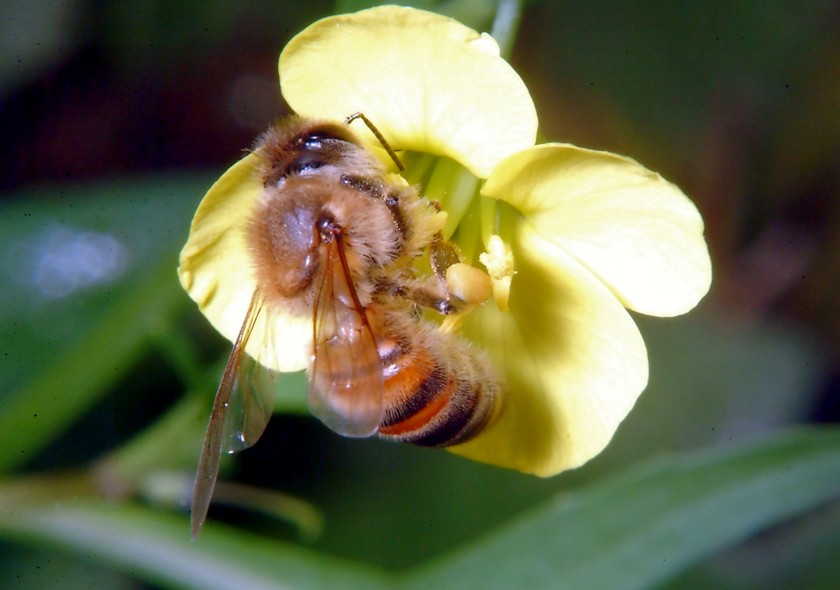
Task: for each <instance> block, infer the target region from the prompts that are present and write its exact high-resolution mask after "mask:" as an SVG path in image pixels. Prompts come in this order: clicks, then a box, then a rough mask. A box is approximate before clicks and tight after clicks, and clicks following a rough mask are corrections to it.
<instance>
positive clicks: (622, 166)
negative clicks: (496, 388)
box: [179, 6, 711, 476]
mask: <svg viewBox="0 0 840 590" xmlns="http://www.w3.org/2000/svg"><path fill="white" fill-rule="evenodd" d="M280 81H281V89H282V93H283V96H284V98H285V99H286V101H287V102H288V103H289V105H290V106H291V107H292V109H293V110H294V111H295V112H297V113H298V114H301V115H304V116H308V117H316V118H319V119H328V120H334V121H341V120H343V119H344V118H345V117H346V116H347V115H349V114H351V113H354V112H357V111H360V112H363V113H364V114H365V115H367V117H368V118H370V119H371V120H372V121H373V122H374V123H375V124H376V126H377V127H378V128H379V130H380V131H381V132H382V135H383V136H384V137H385V138H386V139H387V141H388V142H389V143H390V144H391V145H392V146H393V147H394V148H395V149H397V150H400V155H401V158H402V159H403V161H404V162H405V163H406V164H407V170H406V172H405V177H406V178H407V179H408V180H409V181H410V182H412V183H417V184H420V185H421V192H423V194H425V195H426V196H428V197H429V198H430V199H433V200H435V201H438V202H439V203H440V204H441V206H442V209H443V210H444V211H445V212H446V213H447V215H448V219H447V223H446V226H445V229H444V233H445V236H446V237H447V238H451V239H452V240H453V241H454V242H455V243H457V244H458V246H459V248H460V250H461V253H462V254H463V256H464V259H465V260H464V262H466V263H467V264H471V265H473V266H479V267H480V266H482V265H483V266H484V267H485V268H486V269H487V273H488V274H489V276H490V279H491V287H492V294H493V296H492V298H491V300H490V301H488V302H487V303H485V304H484V305H481V306H477V307H475V308H474V309H472V310H470V311H469V312H467V313H465V314H463V317H461V318H459V320H460V321H459V327H460V330H461V331H462V333H463V334H465V335H466V336H467V337H468V338H469V339H470V340H471V341H472V342H473V343H474V344H475V346H476V347H477V348H480V349H482V350H484V351H486V352H487V353H488V355H489V356H490V357H491V358H492V359H493V360H494V363H495V364H496V365H497V366H499V367H501V368H502V371H503V373H504V375H503V377H504V383H505V397H504V405H503V407H502V410H501V412H500V414H499V416H498V419H496V420H495V422H494V423H493V424H492V425H491V426H489V427H488V428H487V429H486V430H485V431H484V432H482V433H481V434H479V435H478V436H477V437H476V438H474V439H473V440H471V441H469V442H467V443H465V444H462V445H459V446H456V447H453V448H451V450H452V451H454V452H455V453H458V454H461V455H464V456H466V457H470V458H472V459H476V460H479V461H483V462H487V463H492V464H495V465H500V466H504V467H509V468H514V469H518V470H521V471H525V472H529V473H535V474H538V475H543V476H546V475H552V474H555V473H558V472H560V471H562V470H564V469H569V468H572V467H576V466H578V465H581V464H582V463H584V462H586V461H587V460H589V459H590V458H592V457H593V456H595V455H596V454H597V453H598V452H600V451H601V450H602V449H603V448H604V447H605V446H606V444H607V443H608V442H609V440H610V438H611V437H612V435H613V434H614V432H615V430H616V429H617V427H618V424H619V423H620V422H621V421H622V420H623V419H624V417H625V416H626V415H627V413H628V412H629V411H630V409H631V408H632V406H633V404H634V403H635V401H636V398H637V397H638V395H639V394H640V393H641V391H642V390H643V389H644V387H645V385H646V383H647V354H646V350H645V346H644V343H643V341H642V338H641V336H640V334H639V332H638V329H637V328H636V326H635V324H634V323H633V320H632V319H631V317H630V316H629V314H628V313H627V311H626V309H625V308H627V309H632V310H634V311H637V312H640V313H645V314H650V315H657V316H670V315H676V314H680V313H684V312H686V311H688V310H690V309H691V308H693V307H694V306H695V305H696V304H697V302H698V301H699V300H700V298H702V297H703V295H705V293H706V292H707V291H708V288H709V284H710V281H711V268H710V262H709V255H708V250H707V248H706V244H705V241H704V239H703V223H702V219H701V218H700V215H699V213H698V212H697V210H696V208H695V207H694V205H693V204H692V203H691V201H690V200H689V199H688V198H687V197H685V195H683V193H682V192H681V191H680V190H679V189H678V188H677V187H676V186H674V185H673V184H671V183H669V182H667V181H665V180H663V179H662V178H661V177H660V176H658V175H657V174H655V173H653V172H650V171H648V170H647V169H645V168H644V167H642V166H641V165H639V164H638V163H636V162H634V161H632V160H630V159H627V158H623V157H620V156H617V155H614V154H609V153H604V152H596V151H591V150H586V149H581V148H577V147H575V146H571V145H566V144H543V145H538V146H535V145H534V141H535V136H536V129H537V118H536V113H535V109H534V105H533V102H532V100H531V98H530V95H529V94H528V91H527V89H526V87H525V85H524V84H523V82H522V80H521V79H520V78H519V76H518V75H517V74H516V73H515V72H514V71H513V69H512V68H511V67H510V66H509V65H508V64H507V63H506V62H505V61H504V60H503V59H502V58H501V57H500V56H499V50H498V46H497V45H496V43H495V41H494V40H493V39H492V38H490V37H489V36H487V35H482V34H479V33H477V32H475V31H473V30H471V29H469V28H467V27H465V26H463V25H461V24H460V23H458V22H456V21H454V20H451V19H449V18H446V17H443V16H439V15H436V14H431V13H427V12H423V11H420V10H415V9H411V8H401V7H395V6H383V7H378V8H373V9H370V10H365V11H361V12H358V13H355V14H350V15H342V16H335V17H330V18H326V19H323V20H321V21H318V22H316V23H315V24H313V25H311V26H310V27H308V28H307V29H306V30H305V31H303V32H302V33H300V34H299V35H298V36H297V37H295V38H294V39H293V40H292V41H291V42H290V43H289V44H288V46H287V47H286V48H285V49H284V51H283V53H282V55H281V56H280ZM357 131H358V132H359V135H360V136H361V137H362V138H363V140H364V141H365V142H367V143H368V144H369V147H371V149H374V150H377V149H379V148H380V147H381V146H380V145H379V142H378V140H377V139H376V138H375V137H373V135H372V134H369V133H368V132H367V130H365V129H364V128H363V126H359V128H358V129H357ZM383 161H384V158H383ZM261 191H262V186H261V182H260V179H259V175H258V173H257V170H256V164H255V158H254V157H253V156H247V157H246V158H244V159H243V160H241V161H240V162H238V163H237V164H235V165H234V166H233V167H232V168H231V169H230V170H228V171H227V172H226V173H225V174H224V175H223V176H222V178H221V179H220V180H219V181H218V182H217V183H216V184H215V185H214V186H213V187H212V188H211V189H210V191H209V192H208V194H207V195H206V196H205V198H204V200H203V201H202V203H201V205H200V206H199V209H198V211H197V212H196V215H195V218H194V219H193V224H192V229H191V233H190V237H189V240H188V242H187V244H186V246H185V247H184V250H183V252H182V254H181V265H180V268H179V274H180V277H181V282H182V284H183V285H184V287H185V289H186V290H187V291H188V292H189V293H190V296H191V297H192V298H193V299H194V300H195V301H196V302H197V303H198V304H199V306H200V308H201V309H202V311H203V312H204V314H205V315H206V316H207V317H208V319H209V320H210V321H211V323H213V325H214V326H215V327H216V328H217V329H218V330H219V331H220V332H221V333H222V334H223V335H225V336H226V337H227V338H228V339H230V340H234V339H235V338H236V335H237V333H238V331H239V328H240V326H241V324H242V320H243V318H244V316H245V313H246V310H247V309H248V305H249V302H250V298H251V295H252V293H253V292H254V289H255V288H256V282H255V279H254V277H253V275H252V271H251V266H250V257H249V256H250V255H249V252H248V249H247V247H246V244H245V239H244V227H245V226H246V225H247V223H248V220H249V215H250V214H251V211H252V210H253V208H254V206H255V204H256V203H257V199H258V198H259V195H260V193H261ZM453 274H454V273H453ZM469 274H470V273H465V274H464V275H463V276H469ZM459 276H461V275H460V273H459ZM447 280H449V276H447ZM459 280H461V279H457V278H454V279H453V281H454V282H455V283H456V284H457V282H458V281H459ZM463 280H464V281H468V279H463ZM456 286H457V285H456ZM462 286H463V285H462ZM466 287H469V285H467V286H466ZM471 291H472V290H471V289H469V288H465V292H471ZM476 292H482V293H485V292H486V291H484V290H482V289H477V290H476ZM266 322H272V326H271V327H270V328H269V330H270V331H269V332H268V333H273V334H278V335H282V336H281V337H279V338H277V339H275V341H274V343H273V344H274V346H275V348H276V359H275V360H274V361H273V362H272V363H271V364H272V367H273V368H276V369H279V370H283V371H291V370H299V369H302V368H304V367H305V366H306V365H307V362H308V354H309V350H310V346H311V338H312V327H311V318H308V317H303V318H301V317H291V316H277V314H275V315H272V316H269V315H268V314H263V315H262V316H260V318H259V320H258V322H257V324H256V326H255V327H254V332H253V335H252V341H260V339H261V338H264V337H265V334H266V329H267V326H266ZM448 327H449V326H448ZM249 352H251V350H250V349H249Z"/></svg>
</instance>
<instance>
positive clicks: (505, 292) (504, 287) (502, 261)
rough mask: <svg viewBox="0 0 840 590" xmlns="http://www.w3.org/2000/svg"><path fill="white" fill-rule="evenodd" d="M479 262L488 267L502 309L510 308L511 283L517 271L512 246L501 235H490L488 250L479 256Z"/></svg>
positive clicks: (491, 282) (495, 296)
mask: <svg viewBox="0 0 840 590" xmlns="http://www.w3.org/2000/svg"><path fill="white" fill-rule="evenodd" d="M478 260H479V262H481V264H483V265H484V266H485V267H486V268H487V272H488V273H489V274H490V284H491V287H492V289H493V299H494V300H495V301H496V306H497V307H498V308H499V309H500V310H501V311H507V310H508V298H509V297H510V283H511V281H512V280H513V275H514V274H515V271H514V269H513V252H511V249H510V246H508V245H507V244H505V242H504V241H503V240H502V238H500V237H499V236H496V235H493V236H490V239H489V240H488V241H487V252H482V253H481V254H479V256H478Z"/></svg>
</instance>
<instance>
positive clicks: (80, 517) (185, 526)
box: [0, 501, 385, 590]
mask: <svg viewBox="0 0 840 590" xmlns="http://www.w3.org/2000/svg"><path fill="white" fill-rule="evenodd" d="M4 524H5V525H6V527H7V528H6V531H7V532H11V533H12V534H13V536H15V537H17V538H23V539H27V538H29V539H32V538H36V539H38V541H39V542H47V543H49V544H53V545H60V546H62V547H64V548H65V549H68V550H71V551H73V552H76V553H79V554H81V555H91V554H94V555H96V556H98V557H99V558H100V559H102V560H105V561H106V562H110V563H111V564H113V565H115V566H117V567H119V568H121V569H124V570H127V571H130V572H132V573H134V574H135V575H142V576H143V577H145V578H147V579H149V580H151V581H156V582H163V583H165V584H166V585H167V586H175V587H181V588H196V589H199V590H213V589H219V590H229V589H230V588H247V589H248V590H272V589H278V590H279V589H285V590H289V589H308V588H311V589H320V588H346V589H348V590H352V589H354V588H360V589H365V590H375V589H376V588H382V587H384V586H385V584H384V580H385V575H384V574H380V573H378V572H376V571H373V570H370V569H367V568H365V567H363V566H359V565H354V564H351V563H347V562H344V561H341V560H338V559H331V558H328V557H325V556H321V555H318V554H316V553H314V552H313V551H310V550H306V549H302V548H299V547H295V546H293V545H289V544H284V543H279V542H276V541H272V540H270V539H266V538H264V537H258V536H255V535H249V534H246V533H244V532H241V531H238V530H236V529H232V528H229V527H220V526H207V527H205V529H204V531H203V532H202V534H201V537H200V538H199V540H198V541H196V542H193V541H191V540H190V534H189V522H188V521H187V519H186V518H185V517H183V516H173V515H171V514H164V513H160V512H156V511H153V510H150V509H145V508H139V507H135V506H129V505H122V506H114V505H110V504H107V503H104V502H101V501H99V502H95V501H91V502H72V503H68V504H65V505H63V506H62V505H60V506H56V507H50V508H46V507H45V508H43V510H40V511H35V510H33V511H32V512H30V513H28V514H27V515H26V516H25V517H24V518H19V519H6V520H5V521H4V519H2V518H0V529H2V528H3V525H4Z"/></svg>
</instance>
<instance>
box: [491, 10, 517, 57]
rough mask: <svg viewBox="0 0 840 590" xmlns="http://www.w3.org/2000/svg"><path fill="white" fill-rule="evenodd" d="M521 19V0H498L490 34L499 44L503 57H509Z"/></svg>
mask: <svg viewBox="0 0 840 590" xmlns="http://www.w3.org/2000/svg"><path fill="white" fill-rule="evenodd" d="M521 20H522V1H521V0H499V5H498V8H497V9H496V18H495V19H494V20H493V28H492V29H491V30H490V35H491V36H492V37H493V38H494V39H495V40H496V43H498V44H499V50H500V51H501V55H502V57H503V58H505V59H510V54H511V53H512V52H513V44H514V43H515V42H516V34H517V33H518V32H519V22H520V21H521Z"/></svg>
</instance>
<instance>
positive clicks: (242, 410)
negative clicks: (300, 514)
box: [190, 293, 274, 539]
mask: <svg viewBox="0 0 840 590" xmlns="http://www.w3.org/2000/svg"><path fill="white" fill-rule="evenodd" d="M261 309H262V298H261V297H260V295H259V293H254V295H253V297H252V298H251V303H250V304H249V306H248V312H247V313H246V315H245V319H244V321H243V322H242V327H241V328H240V330H239V335H238V336H237V338H236V342H234V344H233V350H232V351H231V353H230V357H229V358H228V362H227V365H225V370H224V372H223V373H222V380H221V382H220V383H219V388H218V390H216V399H215V401H214V402H213V411H212V413H211V414H210V422H209V423H208V425H207V434H206V435H205V437H204V445H203V446H202V448H201V455H200V457H199V459H198V469H197V471H196V474H195V484H194V487H193V496H192V509H191V516H190V524H191V529H192V536H193V539H195V538H196V537H197V536H198V534H199V532H200V531H201V527H202V525H203V524H204V519H205V518H206V516H207V510H208V508H209V507H210V499H211V497H212V496H213V488H214V487H215V486H216V478H217V476H218V474H219V462H220V460H221V455H222V453H223V452H226V453H233V452H235V451H239V450H242V449H245V448H248V447H249V446H251V445H252V444H254V443H255V442H256V441H257V439H258V438H259V437H260V435H262V433H263V431H264V430H265V427H266V424H268V420H269V418H271V411H272V407H273V406H272V403H271V399H270V398H271V393H272V392H273V390H274V387H273V383H270V381H271V380H273V376H274V375H273V373H272V372H271V371H269V370H268V369H266V368H264V367H262V365H260V364H259V363H258V362H256V361H254V360H253V359H252V358H251V357H250V356H248V355H247V354H245V346H246V345H247V344H248V339H249V338H250V337H251V332H252V331H253V329H254V324H256V322H257V318H258V317H259V315H260V311H261ZM267 344H269V345H270V343H267Z"/></svg>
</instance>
